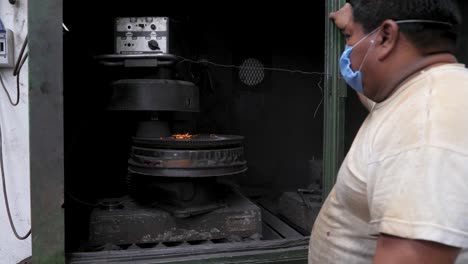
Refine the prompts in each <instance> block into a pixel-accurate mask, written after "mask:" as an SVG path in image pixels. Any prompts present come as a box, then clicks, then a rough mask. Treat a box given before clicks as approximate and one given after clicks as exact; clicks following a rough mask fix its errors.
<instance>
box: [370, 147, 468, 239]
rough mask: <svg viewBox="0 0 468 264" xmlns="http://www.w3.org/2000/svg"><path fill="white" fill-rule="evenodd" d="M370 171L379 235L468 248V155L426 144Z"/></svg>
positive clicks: (373, 220) (385, 160)
mask: <svg viewBox="0 0 468 264" xmlns="http://www.w3.org/2000/svg"><path fill="white" fill-rule="evenodd" d="M368 169H369V177H370V178H371V179H369V182H368V187H367V188H368V201H369V209H370V215H371V219H370V224H371V225H372V227H373V229H374V230H375V232H376V233H384V234H388V235H394V236H398V237H402V238H408V239H420V240H428V241H434V242H438V243H441V244H445V245H449V246H454V247H460V248H468V156H467V155H466V154H463V153H459V152H456V151H453V150H449V149H445V148H441V147H436V146H427V145H426V146H424V145H423V146H418V147H414V148H412V149H407V150H404V151H402V152H400V153H394V154H393V155H390V156H387V157H383V158H382V159H381V160H378V161H374V162H372V163H370V164H369V167H368ZM373 235H375V234H373Z"/></svg>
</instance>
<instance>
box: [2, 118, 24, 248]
mask: <svg viewBox="0 0 468 264" xmlns="http://www.w3.org/2000/svg"><path fill="white" fill-rule="evenodd" d="M0 169H1V170H2V171H1V173H2V185H3V198H4V200H5V207H6V211H7V215H8V221H9V223H10V227H11V230H12V231H13V233H14V234H15V237H16V238H17V239H18V240H25V239H26V238H28V237H29V236H30V235H31V229H29V231H28V232H27V233H26V235H24V236H20V235H19V234H18V231H17V229H16V227H15V223H14V222H13V218H12V216H11V211H10V203H9V202H8V194H7V189H6V177H5V174H6V173H5V166H4V165H3V139H2V129H1V126H0Z"/></svg>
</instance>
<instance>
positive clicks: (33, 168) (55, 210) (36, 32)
mask: <svg viewBox="0 0 468 264" xmlns="http://www.w3.org/2000/svg"><path fill="white" fill-rule="evenodd" d="M28 26H29V33H28V39H29V142H30V175H31V176H30V177H31V222H32V254H33V260H32V263H35V264H42V263H44V264H54V263H65V250H64V248H65V240H64V236H65V229H64V212H63V208H62V205H63V202H64V197H63V195H64V185H63V184H64V157H63V155H64V140H63V138H64V134H63V61H62V59H63V52H62V50H63V49H62V48H63V45H62V39H63V36H62V34H63V33H62V0H41V1H35V0H34V1H28Z"/></svg>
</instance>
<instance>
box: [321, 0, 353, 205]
mask: <svg viewBox="0 0 468 264" xmlns="http://www.w3.org/2000/svg"><path fill="white" fill-rule="evenodd" d="M345 3H346V1H345V0H327V1H326V3H325V12H326V15H325V16H326V18H325V19H327V21H326V22H325V104H324V113H325V116H324V131H323V191H322V193H323V200H324V201H325V199H326V197H327V196H328V194H329V193H330V191H331V189H332V188H333V185H334V184H335V181H336V175H337V173H338V169H339V166H340V164H341V162H342V161H343V156H344V124H345V100H346V89H347V86H346V83H345V82H344V81H343V80H342V79H341V78H340V71H339V58H340V56H341V51H342V46H343V45H342V44H343V43H344V42H343V38H342V35H341V32H340V31H339V30H338V29H337V28H336V27H335V25H334V24H333V23H332V22H331V21H329V19H328V14H329V13H330V12H333V11H336V10H338V9H339V8H340V7H341V6H343V5H344V4H345Z"/></svg>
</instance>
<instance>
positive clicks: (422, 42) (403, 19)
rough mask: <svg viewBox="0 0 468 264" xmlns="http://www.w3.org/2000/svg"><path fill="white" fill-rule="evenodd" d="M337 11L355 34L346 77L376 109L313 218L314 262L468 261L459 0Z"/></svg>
mask: <svg viewBox="0 0 468 264" xmlns="http://www.w3.org/2000/svg"><path fill="white" fill-rule="evenodd" d="M330 18H331V19H332V20H333V21H334V22H335V24H336V26H337V27H339V28H340V29H341V30H342V32H343V34H344V35H345V36H346V47H345V50H344V52H343V55H342V57H341V59H340V68H341V72H342V75H343V78H344V79H345V80H346V82H347V83H348V85H349V86H350V87H351V88H353V89H355V90H356V91H357V92H358V93H359V94H360V98H361V99H362V101H363V103H364V104H365V105H367V106H368V108H369V109H370V113H369V115H368V117H367V118H366V120H365V121H364V123H363V125H362V127H361V129H360V131H359V132H358V134H357V136H356V138H355V140H354V143H353V145H352V147H351V149H350V150H349V152H348V154H347V156H346V158H345V160H344V161H343V164H342V166H341V168H340V171H339V173H338V177H337V182H336V185H335V186H334V188H333V190H332V191H331V193H330V195H329V197H328V198H327V200H326V201H325V202H324V205H323V207H322V210H321V211H320V214H319V216H318V217H317V220H316V222H315V224H314V228H313V230H312V235H311V242H310V246H309V263H311V264H328V263H346V264H354V263H359V264H360V263H376V264H385V263H414V264H418V263H421V264H422V263H424V264H432V263H434V264H435V263H437V264H445V263H468V252H467V251H466V250H465V249H466V248H468V103H466V98H468V70H467V69H465V67H464V65H462V64H458V63H457V59H456V58H455V56H454V55H453V54H454V50H455V42H456V37H457V35H456V33H455V30H454V28H455V27H456V26H457V25H459V24H460V21H461V17H460V13H459V10H458V7H457V5H456V3H455V0H354V1H353V0H351V3H350V4H346V5H345V6H344V7H343V8H342V9H340V10H339V11H337V12H336V13H332V14H331V15H330ZM367 98H368V99H367Z"/></svg>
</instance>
